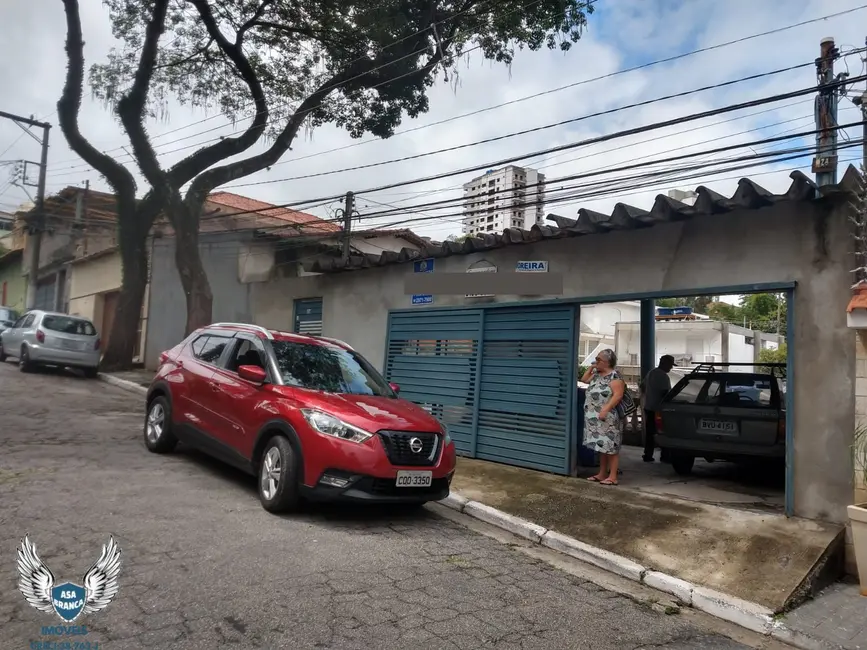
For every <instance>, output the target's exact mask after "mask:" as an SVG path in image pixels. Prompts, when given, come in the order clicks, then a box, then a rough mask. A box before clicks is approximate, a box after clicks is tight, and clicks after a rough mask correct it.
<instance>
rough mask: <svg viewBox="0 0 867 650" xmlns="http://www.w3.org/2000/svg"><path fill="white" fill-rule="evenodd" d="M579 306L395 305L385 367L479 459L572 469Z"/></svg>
mask: <svg viewBox="0 0 867 650" xmlns="http://www.w3.org/2000/svg"><path fill="white" fill-rule="evenodd" d="M577 317H578V307H577V306H576V305H566V306H541V305H540V306H526V307H514V306H511V307H498V306H485V307H481V308H478V307H467V308H445V309H430V308H429V309H425V310H423V311H421V310H401V311H392V312H391V313H390V314H389V320H388V341H387V347H386V364H385V374H386V377H387V378H388V380H389V381H391V382H394V383H396V384H398V385H400V387H401V396H402V397H404V398H406V399H409V400H411V401H413V402H416V403H418V404H420V405H422V406H423V407H425V408H426V409H427V410H429V411H430V412H431V413H432V414H433V415H434V416H436V417H437V418H439V419H440V421H442V422H443V423H445V424H446V426H448V427H449V431H450V433H451V436H452V438H453V439H454V441H455V446H456V447H457V450H458V453H460V454H461V455H464V456H468V457H470V458H479V459H482V460H491V461H495V462H499V463H505V464H509V465H517V466H520V467H529V468H533V469H540V470H544V471H548V472H553V473H557V474H569V473H570V468H571V466H572V456H573V455H574V450H575V445H574V435H573V433H574V426H573V424H572V423H573V415H574V413H573V411H574V403H575V399H574V397H575V382H576V377H575V371H576V364H575V341H576V337H575V332H576V327H575V325H576V321H577Z"/></svg>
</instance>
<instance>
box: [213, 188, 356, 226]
mask: <svg viewBox="0 0 867 650" xmlns="http://www.w3.org/2000/svg"><path fill="white" fill-rule="evenodd" d="M207 202H208V203H212V204H215V205H217V206H220V207H227V208H230V210H229V211H227V215H229V217H231V216H232V213H234V212H242V211H243V212H247V213H249V214H248V215H236V216H234V217H233V218H234V219H236V220H243V219H248V218H249V219H250V225H251V226H260V225H261V226H262V227H263V228H269V229H274V234H275V235H279V236H284V237H287V236H292V235H293V234H296V235H297V234H298V233H299V232H302V233H307V232H310V231H314V232H320V233H322V232H339V231H340V226H338V225H337V224H336V223H331V222H328V221H324V220H323V219H320V218H319V217H317V216H314V215H312V214H307V213H306V212H300V211H299V210H292V209H290V208H284V207H278V206H275V205H273V204H271V203H265V202H264V201H257V200H256V199H251V198H249V197H246V196H241V195H240V194H233V193H232V192H214V193H213V194H211V195H209V196H208V199H207ZM220 216H221V215H219V213H218V214H216V215H214V217H211V216H203V217H202V225H203V226H204V225H205V222H206V221H209V220H211V219H213V218H218V217H220ZM281 225H286V226H288V227H287V228H286V229H285V230H284V229H283V228H279V226H281ZM299 226H300V227H299Z"/></svg>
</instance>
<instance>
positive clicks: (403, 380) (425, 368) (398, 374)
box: [385, 309, 482, 455]
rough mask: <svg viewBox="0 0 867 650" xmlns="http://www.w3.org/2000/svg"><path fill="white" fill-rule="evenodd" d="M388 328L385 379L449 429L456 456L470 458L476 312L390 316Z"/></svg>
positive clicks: (477, 327)
mask: <svg viewBox="0 0 867 650" xmlns="http://www.w3.org/2000/svg"><path fill="white" fill-rule="evenodd" d="M388 322H389V327H388V346H387V348H386V361H385V376H386V377H387V378H388V380H389V381H392V382H394V383H396V384H398V385H399V386H400V396H401V397H402V398H404V399H408V400H410V401H412V402H415V403H417V404H419V405H421V406H422V407H424V408H425V409H427V410H428V411H429V412H430V413H431V414H432V415H434V416H435V417H436V418H438V419H439V420H440V421H441V422H443V423H444V424H445V425H446V426H448V428H449V432H450V433H451V436H452V439H453V440H454V441H455V447H456V449H457V451H458V453H460V454H462V455H471V454H472V450H473V442H474V421H475V420H474V418H475V414H476V396H477V393H478V382H477V374H478V365H479V347H480V346H479V344H480V337H481V333H482V331H481V330H482V327H481V325H482V312H481V310H478V309H466V310H443V311H436V310H428V309H426V310H424V311H414V312H392V313H391V314H389V318H388Z"/></svg>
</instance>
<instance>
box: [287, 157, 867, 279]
mask: <svg viewBox="0 0 867 650" xmlns="http://www.w3.org/2000/svg"><path fill="white" fill-rule="evenodd" d="M789 178H791V179H792V183H791V185H790V186H789V189H788V190H787V191H786V192H785V193H783V194H773V193H772V192H770V191H768V190H767V189H765V188H764V187H762V186H761V185H759V184H757V183H755V182H754V181H752V180H750V179H748V178H742V179H741V180H740V181H739V182H738V188H737V190H736V191H735V193H734V195H732V197H731V198H726V197H725V196H723V195H721V194H719V193H718V192H714V191H713V190H711V189H709V188H707V187H704V186H699V187H698V188H696V190H695V192H696V194H697V196H698V198H697V199H696V202H695V205H692V206H690V205H687V204H686V203H682V202H680V201H676V200H675V199H672V198H670V197H667V196H664V195H661V194H660V195H659V196H657V197H656V200H655V201H654V203H653V207H652V208H651V210H650V211H647V210H643V209H641V208H637V207H635V206H631V205H627V204H625V203H618V204H617V205H615V206H614V209H613V210H612V212H611V214H604V213H601V212H596V211H593V210H587V209H584V208H582V209H580V210H578V219H570V218H568V217H563V216H560V215H557V214H549V215H548V220H549V221H551V222H553V223H554V224H555V226H549V225H538V224H537V225H534V226H533V227H532V228H530V229H529V230H520V229H516V228H509V229H507V230H504V231H503V232H502V234H493V233H485V234H482V235H481V236H479V237H468V238H466V239H464V240H463V241H460V242H452V241H445V242H443V243H442V244H441V245H440V246H425V247H424V248H422V249H421V250H420V251H414V250H411V249H406V248H404V249H402V250H401V251H400V253H394V252H392V251H386V252H383V253H382V254H381V255H364V256H354V257H351V258H350V259H349V261H348V262H345V261H344V260H342V259H335V258H327V259H317V260H314V261H312V262H308V263H305V265H304V267H305V269H306V270H307V271H312V272H314V273H333V272H337V271H352V270H355V269H360V268H370V267H372V266H384V265H387V264H402V263H405V262H409V261H412V260H416V259H426V258H431V257H433V258H437V257H448V256H451V255H468V254H470V253H479V252H484V251H488V250H492V249H495V248H502V247H504V246H513V245H521V244H528V243H532V242H537V241H540V240H545V239H557V238H561V237H581V236H584V235H596V234H604V233H607V232H610V231H614V230H637V229H639V228H649V227H652V226H654V225H656V224H660V223H666V222H672V221H683V220H688V219H692V218H695V217H702V216H713V215H721V214H725V213H727V212H733V211H735V210H758V209H760V208H763V207H767V206H770V205H774V204H776V203H782V202H803V201H813V200H815V199H817V198H821V197H824V196H831V195H833V194H837V193H854V192H858V191H859V190H860V188H861V187H863V180H862V178H861V173H860V172H859V171H858V170H857V169H855V168H854V167H852V166H851V165H850V166H849V168H848V169H847V170H846V173H845V174H844V175H843V179H842V180H841V181H840V182H839V183H838V184H836V185H830V186H823V187H821V188H818V187H817V186H816V184H815V183H814V182H813V181H812V180H811V179H810V178H808V177H807V176H806V175H805V174H803V173H802V172H799V171H794V172H792V173H791V174H790V175H789Z"/></svg>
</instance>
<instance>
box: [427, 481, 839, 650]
mask: <svg viewBox="0 0 867 650" xmlns="http://www.w3.org/2000/svg"><path fill="white" fill-rule="evenodd" d="M439 503H441V504H443V505H444V506H446V507H448V508H451V509H452V510H457V511H458V512H462V513H464V514H466V515H469V516H470V517H473V518H475V519H479V520H481V521H484V522H485V523H488V524H491V525H492V526H496V527H497V528H501V529H503V530H505V531H507V532H510V533H513V534H515V535H518V536H519V537H523V538H524V539H528V540H530V541H531V542H534V543H536V544H540V545H542V546H545V547H547V548H550V549H551V550H554V551H557V552H559V553H563V554H565V555H568V556H570V557H573V558H575V559H577V560H580V561H582V562H586V563H587V564H592V565H594V566H596V567H599V568H600V569H604V570H606V571H610V572H611V573H615V574H617V575H619V576H622V577H624V578H627V579H629V580H633V581H634V582H638V583H641V584H643V585H646V586H647V587H650V588H651V589H656V590H658V591H662V592H664V593H666V594H669V595H671V596H674V597H675V598H676V599H677V600H678V601H680V602H681V603H683V604H684V605H686V606H689V607H693V608H694V609H697V610H700V611H702V612H705V613H706V614H710V615H711V616H714V617H716V618H719V619H722V620H724V621H728V622H729V623H734V624H735V625H739V626H741V627H743V628H746V629H748V630H750V631H752V632H757V633H759V634H763V635H765V636H770V637H773V638H774V639H777V640H778V641H782V642H784V643H788V644H789V645H792V646H794V647H796V648H801V649H802V650H818V649H820V648H827V647H828V644H827V643H826V642H824V641H820V640H817V639H815V638H813V637H811V636H809V635H806V634H803V633H801V632H797V631H795V630H792V629H790V628H788V627H786V626H785V625H784V624H783V623H782V622H780V621H776V620H774V613H773V611H771V610H770V609H768V608H767V607H764V606H762V605H759V604H757V603H752V602H749V601H746V600H743V599H741V598H737V597H736V596H730V595H728V594H724V593H721V592H719V591H715V590H713V589H709V588H707V587H702V586H701V585H696V584H693V583H691V582H687V581H686V580H681V579H680V578H675V577H674V576H670V575H668V574H666V573H662V572H660V571H654V570H652V569H650V568H648V567H645V566H642V565H641V564H639V563H638V562H635V561H634V560H630V559H629V558H626V557H623V556H620V555H617V554H616V553H611V552H610V551H606V550H605V549H601V548H597V547H595V546H591V545H590V544H585V543H584V542H582V541H579V540H577V539H574V538H572V537H569V536H567V535H563V534H561V533H558V532H556V531H553V530H548V529H546V528H544V527H543V526H539V525H538V524H534V523H533V522H530V521H527V520H526V519H522V518H520V517H515V516H514V515H510V514H508V513H505V512H502V511H501V510H497V509H496V508H492V507H491V506H487V505H485V504H483V503H479V502H478V501H470V500H469V499H467V498H466V497H463V496H461V495H460V494H458V493H457V492H452V493H451V494H449V496H448V497H446V498H445V499H443V500H442V501H440V502H439Z"/></svg>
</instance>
